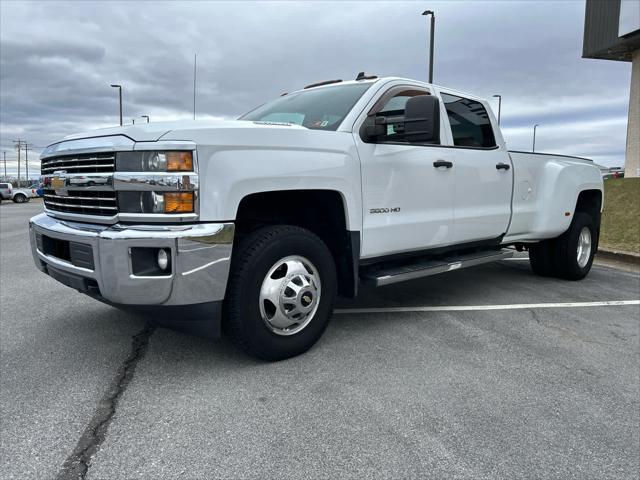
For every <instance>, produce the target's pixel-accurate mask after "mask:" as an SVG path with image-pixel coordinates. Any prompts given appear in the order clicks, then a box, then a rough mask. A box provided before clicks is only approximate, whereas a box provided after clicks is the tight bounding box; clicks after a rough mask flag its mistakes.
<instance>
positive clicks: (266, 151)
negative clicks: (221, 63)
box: [30, 76, 603, 360]
mask: <svg viewBox="0 0 640 480" xmlns="http://www.w3.org/2000/svg"><path fill="white" fill-rule="evenodd" d="M41 159H42V175H43V176H45V195H44V208H45V211H44V213H42V214H40V215H37V216H36V217H33V218H32V219H31V221H30V235H31V246H32V251H33V257H34V259H35V263H36V265H37V267H38V268H39V269H40V270H42V271H43V272H45V273H47V274H48V275H50V276H52V277H53V278H55V279H56V280H59V281H60V282H62V283H64V284H66V285H68V286H71V287H73V288H75V289H77V290H79V291H81V292H83V293H87V294H89V295H91V296H93V297H95V298H97V299H99V300H102V301H105V302H107V303H110V304H112V305H116V306H122V305H129V306H131V305H147V306H149V305H156V306H179V305H183V306H184V305H193V304H210V305H211V306H213V308H212V309H211V310H212V311H213V312H215V315H213V316H212V318H211V319H210V320H211V325H212V331H215V332H218V331H219V329H220V326H221V325H222V326H224V327H225V331H227V332H228V333H229V334H230V336H231V337H232V338H233V339H234V340H235V341H236V342H237V343H238V344H239V345H240V346H241V347H242V348H244V349H245V350H246V351H247V352H248V353H250V354H252V355H254V356H257V357H260V358H263V359H269V360H277V359H282V358H287V357H290V356H293V355H297V354H300V353H302V352H304V351H306V350H307V349H308V348H310V347H311V346H312V345H313V344H314V343H315V342H316V341H317V340H318V338H319V337H320V336H321V335H322V333H323V331H324V329H325V328H326V326H327V323H328V321H329V319H330V317H331V314H332V308H333V302H334V298H335V296H336V295H337V294H339V295H343V296H348V297H353V296H355V295H356V294H357V291H358V286H359V285H360V283H361V282H365V283H368V284H371V285H374V286H383V285H389V284H392V283H396V282H401V281H406V280H411V279H415V278H419V277H423V276H427V275H433V274H438V273H443V272H447V271H450V270H454V269H458V268H462V267H466V266H471V265H477V264H480V263H485V262H489V261H493V260H499V259H503V258H505V257H508V256H511V255H512V254H513V252H514V250H515V249H516V248H517V249H528V251H529V256H530V262H531V267H532V268H533V271H534V272H535V273H537V274H539V275H548V276H556V277H561V278H566V279H570V280H578V279H581V278H583V277H584V276H585V275H587V273H588V272H589V270H590V268H591V263H592V261H593V256H594V253H595V251H596V249H597V245H598V234H599V227H600V212H601V210H602V192H603V183H602V178H601V175H600V171H599V169H598V167H597V166H596V165H594V164H593V163H592V162H591V161H589V160H586V159H583V158H575V157H566V156H560V155H546V154H530V153H523V152H512V151H511V152H510V151H508V150H507V148H506V146H505V143H504V140H503V138H502V135H501V133H500V129H499V128H498V125H497V122H496V120H495V118H494V116H493V114H492V112H491V109H490V108H489V105H488V103H487V102H486V101H485V100H483V99H480V98H477V97H474V96H472V95H468V94H465V93H461V92H457V91H453V90H450V89H447V88H444V87H439V86H436V85H430V84H425V83H422V82H418V81H414V80H407V79H402V78H375V77H374V78H371V77H364V78H363V76H359V79H358V80H356V81H346V82H341V81H333V82H323V83H322V84H316V85H311V86H309V87H306V88H304V89H302V90H300V91H296V92H293V93H289V94H286V95H283V96H281V97H280V98H277V99H276V100H274V101H272V102H269V103H266V104H264V105H262V106H260V107H258V108H256V109H254V110H253V111H251V112H249V113H247V114H245V115H244V116H242V117H241V118H240V119H238V120H235V121H211V122H209V121H207V122H195V121H194V122H180V123H151V124H144V125H133V126H127V127H118V128H110V129H104V130H99V131H95V132H91V133H85V134H81V135H73V136H70V137H67V138H65V139H64V140H63V141H61V142H59V143H55V144H53V145H50V146H49V147H48V148H47V149H46V150H45V151H44V152H43V154H42V156H41ZM78 178H81V179H82V181H81V182H80V181H77V179H78Z"/></svg>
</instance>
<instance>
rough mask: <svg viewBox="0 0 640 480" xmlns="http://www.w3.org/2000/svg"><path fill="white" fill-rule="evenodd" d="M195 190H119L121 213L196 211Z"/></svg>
mask: <svg viewBox="0 0 640 480" xmlns="http://www.w3.org/2000/svg"><path fill="white" fill-rule="evenodd" d="M195 199H196V197H195V194H194V192H118V205H119V208H120V212H121V213H194V212H195Z"/></svg>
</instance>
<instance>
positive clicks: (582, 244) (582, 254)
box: [577, 227, 591, 268]
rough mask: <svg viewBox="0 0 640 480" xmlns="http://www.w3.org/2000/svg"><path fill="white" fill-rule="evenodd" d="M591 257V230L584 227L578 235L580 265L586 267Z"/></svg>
mask: <svg viewBox="0 0 640 480" xmlns="http://www.w3.org/2000/svg"><path fill="white" fill-rule="evenodd" d="M590 257H591V230H589V229H588V228H587V227H583V228H582V230H580V235H579V236H578V251H577V260H578V266H579V267H580V268H584V267H586V266H587V263H589V258H590Z"/></svg>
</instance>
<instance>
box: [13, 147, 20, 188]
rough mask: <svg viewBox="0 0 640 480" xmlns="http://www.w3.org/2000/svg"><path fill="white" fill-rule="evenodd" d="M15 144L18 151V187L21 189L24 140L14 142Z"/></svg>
mask: <svg viewBox="0 0 640 480" xmlns="http://www.w3.org/2000/svg"><path fill="white" fill-rule="evenodd" d="M13 143H15V144H16V149H17V150H18V187H20V151H21V149H22V140H20V139H18V140H14V141H13Z"/></svg>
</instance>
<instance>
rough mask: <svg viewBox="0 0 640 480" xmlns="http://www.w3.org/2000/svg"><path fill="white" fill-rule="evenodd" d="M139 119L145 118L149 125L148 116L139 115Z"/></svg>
mask: <svg viewBox="0 0 640 480" xmlns="http://www.w3.org/2000/svg"><path fill="white" fill-rule="evenodd" d="M140 118H146V119H147V123H149V115H140Z"/></svg>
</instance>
